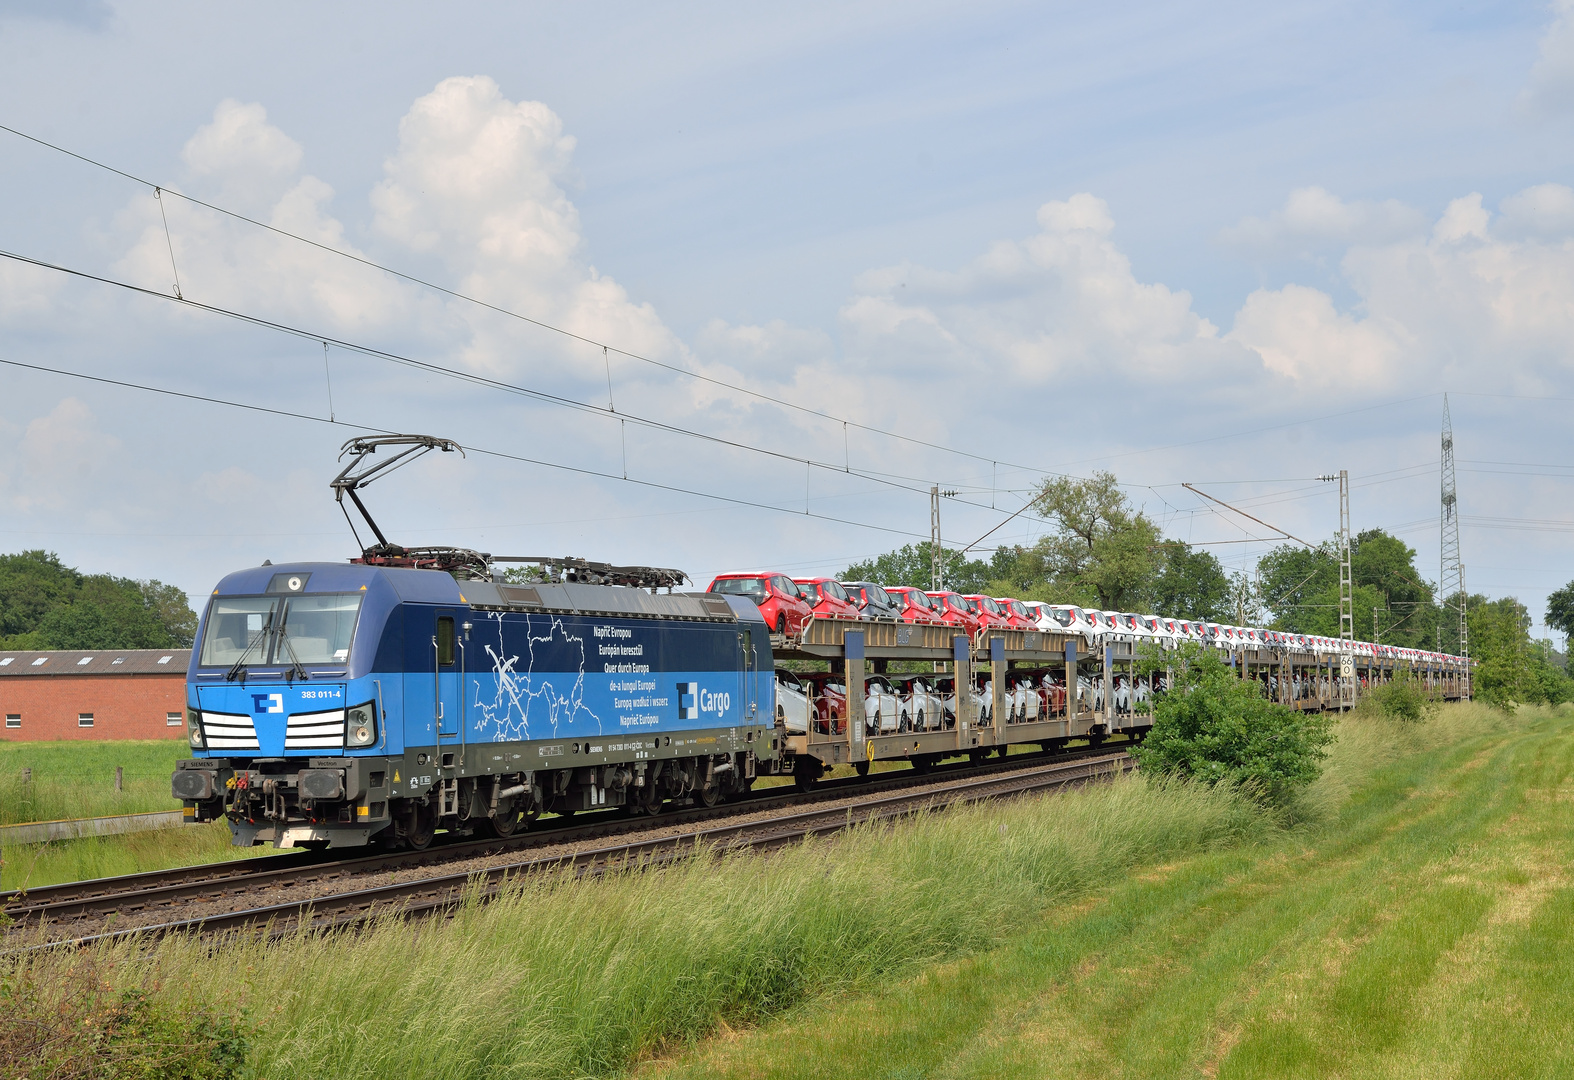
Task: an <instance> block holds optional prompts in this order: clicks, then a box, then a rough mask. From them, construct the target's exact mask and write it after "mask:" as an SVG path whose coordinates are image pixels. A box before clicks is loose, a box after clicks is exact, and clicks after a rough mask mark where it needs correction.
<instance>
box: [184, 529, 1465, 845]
mask: <svg viewBox="0 0 1574 1080" xmlns="http://www.w3.org/2000/svg"><path fill="white" fill-rule="evenodd" d="M381 561H384V562H389V561H403V562H407V563H408V562H412V561H418V560H414V559H410V558H408V557H407V558H404V559H400V560H392V559H384V560H381ZM375 562H376V560H372V561H368V560H361V561H358V562H356V563H351V564H348V565H346V564H342V563H294V564H287V565H281V566H262V567H256V568H252V569H248V570H242V571H239V572H237V573H234V574H230V575H229V576H227V577H225V578H224V580H223V581H221V582H220V583H219V586H218V588H216V589H215V590H214V591H213V594H212V596H211V597H210V598H209V600H208V604H207V608H206V611H205V612H204V613H203V616H202V620H201V625H200V627H199V630H198V638H197V647H196V648H195V649H193V650H192V658H191V666H190V669H189V671H188V675H187V710H186V734H187V737H188V739H189V741H190V743H191V748H192V753H193V757H192V758H191V759H189V760H186V761H182V762H180V765H179V768H178V769H177V770H176V772H175V774H174V776H173V778H172V790H173V794H174V796H175V797H176V798H177V799H180V800H181V801H182V803H183V805H184V807H185V814H186V817H187V820H189V821H195V822H201V821H213V820H217V819H219V818H226V819H227V820H228V822H229V825H230V829H231V832H232V835H233V839H234V842H235V843H236V844H238V845H245V846H249V845H254V844H262V843H271V844H273V845H275V846H278V847H291V846H294V847H326V846H333V847H354V846H361V845H366V844H368V843H374V842H375V843H377V844H379V845H381V846H408V847H412V848H417V849H419V848H424V847H426V846H427V845H428V844H430V843H431V842H432V839H433V836H434V834H435V833H436V832H437V831H439V830H447V831H449V832H451V833H455V834H459V835H479V836H507V835H510V834H512V833H513V832H515V831H516V830H517V829H519V828H520V827H522V825H523V824H525V823H526V822H528V821H529V820H531V819H533V818H534V817H535V816H537V815H539V814H542V813H549V814H560V815H570V814H573V813H576V812H578V811H581V810H592V809H597V808H601V807H624V808H626V809H627V810H628V811H629V812H630V813H642V814H657V813H659V812H660V811H661V810H662V808H663V806H664V805H667V804H669V803H674V802H675V803H678V804H699V805H713V804H715V803H717V802H718V801H721V800H724V799H729V798H734V797H737V796H739V795H741V794H743V793H746V792H747V791H748V790H749V789H750V787H751V785H752V784H753V783H754V781H755V779H756V778H757V777H759V776H762V775H772V774H787V775H791V776H793V777H795V778H796V779H797V780H798V782H799V783H800V785H802V786H806V787H807V786H811V785H812V784H813V783H814V781H816V780H817V779H818V778H819V777H820V776H821V775H822V773H823V771H824V770H825V769H826V768H828V767H830V766H832V765H834V764H837V763H840V762H850V763H852V764H854V765H855V766H857V767H858V768H859V770H860V771H867V769H868V766H869V763H870V762H872V761H876V760H893V759H894V760H905V761H908V762H910V763H911V764H912V765H913V766H914V767H916V768H920V769H922V768H927V767H929V766H930V765H932V764H933V763H935V762H936V761H938V760H940V759H941V758H944V757H947V756H953V755H958V754H962V755H969V756H972V757H974V758H981V757H983V756H985V755H988V754H991V753H1000V754H1003V753H1005V752H1006V750H1007V748H1008V747H1010V746H1012V745H1016V744H1023V743H1029V744H1037V745H1038V746H1040V747H1044V748H1054V747H1058V746H1064V745H1065V744H1066V743H1067V742H1068V741H1070V740H1072V739H1087V740H1089V741H1091V742H1095V743H1097V742H1098V741H1100V740H1102V739H1105V738H1108V737H1110V736H1112V735H1118V734H1122V733H1124V734H1126V735H1128V736H1130V737H1132V738H1140V737H1141V736H1142V734H1143V733H1144V732H1145V731H1146V729H1147V727H1148V726H1149V724H1150V723H1151V720H1150V719H1149V718H1148V717H1147V716H1145V715H1142V710H1141V708H1140V701H1141V695H1130V696H1124V695H1123V694H1122V690H1123V688H1125V687H1130V686H1132V685H1134V683H1135V682H1136V680H1137V679H1138V678H1139V676H1138V674H1137V667H1136V653H1135V651H1134V648H1133V644H1132V643H1131V642H1129V641H1128V642H1122V641H1118V640H1115V639H1114V636H1113V635H1110V636H1109V637H1107V638H1099V637H1088V636H1085V635H1083V634H1081V633H1079V632H1077V631H1076V630H1074V629H1071V628H1067V631H1066V632H1064V633H1058V634H1055V633H1049V632H1043V631H1038V630H1032V631H1028V630H1013V629H996V630H991V629H982V630H980V631H979V632H978V633H977V634H976V635H975V636H973V637H967V636H964V635H963V634H961V633H958V632H957V631H956V628H954V627H950V626H943V625H914V624H908V623H902V622H898V621H894V620H879V621H859V620H852V619H847V618H839V619H820V618H811V619H809V620H808V621H806V622H805V623H804V624H803V625H802V626H801V627H800V628H799V631H798V633H796V634H793V635H786V634H781V633H774V632H773V629H774V628H772V627H771V626H769V625H768V624H767V623H766V621H765V619H764V618H763V617H762V616H761V614H760V607H759V606H758V604H757V603H756V602H755V600H754V599H751V598H750V597H749V596H747V595H739V594H737V593H731V592H706V593H680V592H675V591H673V589H672V584H673V582H675V581H677V580H680V579H681V575H677V574H676V573H675V572H671V571H658V570H649V569H644V568H610V569H615V570H616V571H617V573H615V574H612V575H607V574H601V575H600V576H599V578H598V577H597V576H596V575H594V574H581V575H579V576H581V577H590V578H592V579H593V580H621V581H624V582H626V584H622V585H616V584H593V583H590V582H588V581H583V580H582V581H574V580H558V581H548V582H541V583H537V584H530V585H514V584H507V583H504V582H500V581H497V580H484V579H480V578H479V577H476V578H473V579H470V580H466V579H465V577H464V576H463V575H459V576H456V575H455V574H454V573H451V572H448V571H445V570H440V569H418V568H414V567H411V566H408V565H405V566H395V565H376V564H375ZM562 576H564V577H568V578H572V577H574V576H575V575H574V574H572V573H570V574H567V575H562ZM663 584H665V586H666V588H665V591H663V590H662V588H661V585H663ZM1349 644H1350V645H1352V646H1355V645H1359V643H1349ZM1221 647H1223V646H1221ZM1354 651H1355V652H1356V655H1357V658H1358V659H1359V660H1360V662H1361V663H1362V664H1363V665H1364V671H1363V673H1362V675H1361V676H1360V678H1359V679H1357V678H1347V679H1346V680H1344V681H1345V683H1346V684H1347V685H1352V686H1354V685H1357V684H1358V683H1360V682H1361V681H1363V680H1366V679H1371V678H1383V677H1385V674H1384V673H1385V672H1391V671H1392V670H1394V667H1395V666H1396V665H1397V664H1399V663H1401V661H1397V660H1396V661H1394V662H1392V663H1389V664H1388V665H1387V666H1384V663H1383V662H1382V661H1381V660H1378V659H1375V658H1374V657H1372V656H1370V655H1368V654H1369V653H1370V652H1371V650H1369V649H1366V648H1365V647H1364V646H1363V647H1362V648H1360V649H1357V650H1354ZM1229 654H1230V657H1231V660H1232V662H1239V663H1241V664H1242V665H1243V669H1242V673H1243V675H1251V676H1252V677H1258V678H1261V679H1262V680H1263V682H1264V685H1265V688H1267V689H1269V690H1270V692H1272V691H1273V689H1274V688H1275V687H1277V686H1278V685H1279V683H1280V680H1281V678H1282V680H1283V685H1284V687H1285V688H1286V689H1285V691H1284V693H1283V694H1282V695H1280V694H1275V696H1282V697H1283V698H1284V699H1285V702H1286V704H1290V705H1292V706H1294V707H1301V708H1307V707H1318V708H1321V707H1327V706H1328V705H1329V704H1330V701H1329V698H1328V693H1327V692H1326V689H1325V691H1324V692H1322V693H1320V694H1317V695H1313V696H1308V695H1306V694H1303V693H1299V692H1296V693H1292V692H1291V690H1290V688H1291V687H1292V686H1297V687H1300V686H1309V685H1320V686H1322V687H1324V688H1329V687H1333V688H1337V687H1338V685H1339V684H1340V680H1339V679H1337V678H1336V676H1337V675H1338V674H1339V671H1338V669H1337V667H1336V665H1337V664H1338V662H1339V658H1338V657H1337V656H1335V655H1333V654H1332V653H1324V652H1322V651H1316V652H1313V651H1310V650H1308V651H1305V652H1300V651H1297V650H1296V649H1294V648H1293V647H1292V645H1291V644H1288V643H1280V646H1279V647H1277V648H1275V649H1273V650H1265V649H1259V648H1252V649H1246V648H1239V649H1229ZM782 658H793V659H799V660H818V661H823V662H825V664H826V666H827V668H828V669H829V670H828V674H827V675H826V676H825V677H823V678H821V679H819V680H817V681H818V682H819V683H821V684H828V685H830V686H831V687H832V688H833V689H834V690H835V693H836V697H835V700H836V701H837V702H839V704H838V705H837V706H836V707H835V708H836V709H837V710H840V712H841V715H839V716H831V715H827V714H826V713H825V711H824V702H823V701H822V702H820V703H819V704H818V706H817V705H815V704H809V705H808V706H807V708H809V709H811V710H816V711H815V715H816V716H824V717H825V718H826V721H825V722H824V723H816V724H808V725H806V724H805V723H803V722H802V721H801V720H800V721H799V722H797V723H791V722H790V721H789V715H788V712H787V710H786V709H782V708H778V705H779V703H780V701H779V694H778V686H777V681H776V672H775V669H776V665H777V663H778V661H779V660H780V659H782ZM897 660H906V661H909V662H912V661H918V662H928V663H932V664H933V665H935V667H938V668H943V669H944V671H943V672H941V673H939V674H937V676H936V680H935V681H937V682H940V683H942V684H948V685H950V686H951V687H953V689H951V690H950V691H949V692H948V693H949V697H948V698H947V700H948V701H949V702H950V703H951V704H950V705H949V707H948V708H947V709H946V710H945V716H944V717H943V719H942V718H931V720H930V721H929V722H928V723H914V722H909V723H908V724H897V723H887V722H885V721H884V720H882V719H878V718H876V717H875V715H874V713H873V712H871V713H870V715H869V716H867V717H866V716H865V715H864V713H865V703H866V701H867V700H872V699H869V698H867V697H866V693H867V692H869V690H870V687H871V685H873V686H888V685H889V683H887V682H885V681H883V680H881V679H880V677H879V676H878V675H876V674H874V672H877V671H879V670H880V669H882V668H884V667H886V666H887V665H888V663H889V662H891V661H897ZM1444 661H1447V662H1446V663H1445V662H1444ZM1405 662H1408V661H1405ZM1412 666H1414V665H1413V663H1412ZM1466 671H1468V668H1467V667H1463V666H1462V665H1461V664H1458V663H1455V662H1453V660H1452V658H1432V659H1430V660H1429V661H1428V663H1427V664H1426V665H1424V666H1423V668H1422V672H1423V675H1424V677H1426V678H1428V679H1437V678H1453V679H1454V682H1452V683H1450V684H1448V685H1447V686H1445V685H1443V684H1442V683H1438V684H1437V685H1439V686H1440V687H1442V688H1443V691H1444V692H1445V693H1448V686H1452V687H1453V696H1458V693H1459V687H1460V685H1461V683H1460V679H1459V676H1460V673H1461V672H1466ZM1079 673H1080V674H1079ZM1450 673H1452V674H1450ZM1073 680H1074V681H1075V682H1074V683H1073ZM1073 684H1075V685H1078V686H1079V687H1082V688H1084V689H1083V690H1082V691H1081V692H1079V694H1078V695H1077V696H1076V699H1075V700H1073V701H1072V702H1071V703H1070V707H1069V708H1068V707H1067V705H1068V703H1067V700H1066V697H1067V695H1066V694H1065V691H1064V687H1065V686H1067V685H1073ZM906 685H908V686H911V685H912V680H907V681H906ZM964 685H966V686H971V687H972V688H973V692H972V693H970V694H957V693H956V691H955V689H954V687H960V686H964ZM1056 685H1058V686H1059V687H1060V688H1061V689H1060V691H1059V693H1058V695H1052V694H1051V693H1050V692H1049V691H1048V689H1045V692H1044V693H1043V694H1042V697H1041V700H1042V705H1041V706H1038V705H1035V707H1032V708H1029V707H1027V706H1026V705H1025V704H1024V703H1023V700H1022V699H1023V698H1024V691H1025V689H1026V688H1050V687H1053V686H1056ZM848 686H855V687H864V688H865V691H866V692H865V693H859V692H858V691H857V690H854V691H853V692H852V693H848V692H847V687H848ZM1089 691H1091V692H1089ZM913 692H914V693H917V692H918V691H917V690H915V691H913ZM926 692H927V691H926ZM1030 692H1032V693H1036V690H1035V691H1030ZM875 696H876V697H877V698H879V699H880V700H881V701H883V700H884V697H882V696H881V694H878V693H877V694H876V695H875ZM884 696H890V695H889V694H886V695H884ZM878 707H879V706H875V707H871V708H878ZM800 711H801V710H800ZM915 716H916V714H915ZM995 718H998V720H999V722H998V723H996V722H995Z"/></svg>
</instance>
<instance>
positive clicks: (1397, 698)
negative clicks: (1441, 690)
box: [1366, 668, 1441, 724]
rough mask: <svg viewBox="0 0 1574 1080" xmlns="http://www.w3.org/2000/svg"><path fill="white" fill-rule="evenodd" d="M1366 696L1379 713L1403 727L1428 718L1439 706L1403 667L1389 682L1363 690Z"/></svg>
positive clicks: (1432, 696) (1430, 694)
mask: <svg viewBox="0 0 1574 1080" xmlns="http://www.w3.org/2000/svg"><path fill="white" fill-rule="evenodd" d="M1366 696H1367V700H1369V701H1370V702H1371V703H1372V705H1373V707H1375V708H1376V709H1377V711H1378V712H1379V713H1381V714H1382V715H1383V716H1386V717H1387V718H1388V719H1390V720H1398V721H1399V722H1400V723H1403V724H1418V723H1420V722H1421V721H1423V720H1430V719H1432V717H1433V716H1434V715H1436V713H1437V710H1438V707H1439V705H1440V704H1441V703H1440V702H1439V701H1438V700H1437V698H1436V697H1435V696H1434V695H1433V694H1432V693H1430V692H1429V691H1428V690H1427V688H1426V686H1425V685H1424V684H1423V683H1422V682H1421V680H1420V679H1417V678H1416V677H1415V676H1414V675H1412V674H1411V673H1410V672H1409V671H1407V670H1405V669H1403V668H1401V669H1400V670H1398V671H1396V672H1395V673H1394V677H1393V679H1392V680H1391V681H1389V682H1386V683H1379V684H1378V685H1376V686H1374V687H1371V688H1370V689H1369V690H1367V692H1366Z"/></svg>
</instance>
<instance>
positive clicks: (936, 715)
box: [892, 675, 946, 731]
mask: <svg viewBox="0 0 1574 1080" xmlns="http://www.w3.org/2000/svg"><path fill="white" fill-rule="evenodd" d="M892 685H894V686H895V687H896V690H897V693H898V694H899V695H900V696H901V698H902V704H903V709H904V711H905V714H906V717H907V720H908V727H909V730H911V731H940V730H942V729H943V728H944V727H945V715H946V707H945V699H944V698H942V697H941V696H940V695H939V694H937V693H935V691H934V686H933V684H932V683H931V682H930V680H929V679H926V678H925V677H923V676H922V675H909V676H906V677H905V678H902V679H899V680H896V681H894V682H893V684H892Z"/></svg>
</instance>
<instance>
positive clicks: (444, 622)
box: [437, 615, 454, 667]
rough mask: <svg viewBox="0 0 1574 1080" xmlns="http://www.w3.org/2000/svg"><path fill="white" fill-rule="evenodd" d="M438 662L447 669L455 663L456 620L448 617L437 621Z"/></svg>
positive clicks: (441, 617) (442, 617) (444, 616)
mask: <svg viewBox="0 0 1574 1080" xmlns="http://www.w3.org/2000/svg"><path fill="white" fill-rule="evenodd" d="M437 662H438V664H440V665H442V666H445V667H446V666H449V665H451V664H453V662H454V620H453V619H451V618H449V617H448V616H446V615H443V616H440V617H439V618H438V620H437Z"/></svg>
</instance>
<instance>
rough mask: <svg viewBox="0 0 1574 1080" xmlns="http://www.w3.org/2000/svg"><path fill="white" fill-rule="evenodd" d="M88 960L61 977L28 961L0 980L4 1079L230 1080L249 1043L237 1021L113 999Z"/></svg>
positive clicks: (128, 996)
mask: <svg viewBox="0 0 1574 1080" xmlns="http://www.w3.org/2000/svg"><path fill="white" fill-rule="evenodd" d="M106 974H107V972H104V971H102V970H101V965H100V964H99V963H98V962H97V961H96V960H95V959H94V958H93V957H92V955H91V954H85V955H83V956H81V957H79V958H77V959H76V960H75V961H73V962H72V963H71V964H70V966H69V967H67V968H66V969H65V970H64V971H61V970H59V969H58V968H57V969H52V970H49V971H48V973H47V974H40V973H39V972H38V971H37V970H35V969H34V968H33V967H32V966H30V965H28V964H27V963H25V962H23V963H21V964H20V965H19V966H17V967H16V968H13V969H12V970H11V971H9V972H6V973H5V974H3V975H0V1075H4V1076H6V1077H16V1078H17V1080H34V1078H37V1080H45V1078H47V1080H121V1078H124V1080H155V1078H157V1080H228V1078H230V1077H236V1076H239V1075H240V1070H241V1066H242V1064H243V1063H244V1061H245V1059H246V1053H247V1043H246V1039H245V1036H244V1035H243V1034H242V1033H241V1027H240V1018H239V1017H237V1016H225V1015H222V1014H218V1013H215V1012H213V1011H211V1010H209V1009H206V1008H200V1007H195V1006H188V1005H185V1004H183V1003H171V1002H168V1001H162V1000H159V999H156V998H154V997H153V996H151V995H150V994H149V993H148V992H147V991H145V990H143V989H141V988H140V987H127V988H123V989H121V990H119V991H116V990H114V989H112V988H111V987H110V985H109V984H108V982H107V981H106V979H105V975H106Z"/></svg>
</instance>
